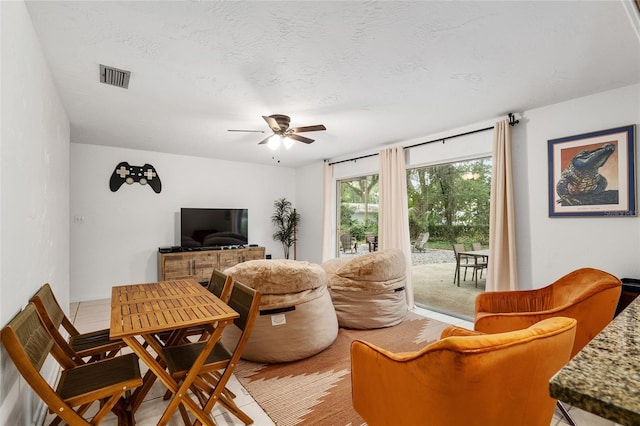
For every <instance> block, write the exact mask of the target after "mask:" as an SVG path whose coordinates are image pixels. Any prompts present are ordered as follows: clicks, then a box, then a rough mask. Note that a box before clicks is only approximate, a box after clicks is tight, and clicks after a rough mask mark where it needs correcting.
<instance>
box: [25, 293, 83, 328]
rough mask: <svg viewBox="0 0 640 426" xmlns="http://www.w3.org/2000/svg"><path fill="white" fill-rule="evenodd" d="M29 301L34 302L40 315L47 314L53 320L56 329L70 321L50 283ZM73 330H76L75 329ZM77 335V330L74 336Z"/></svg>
mask: <svg viewBox="0 0 640 426" xmlns="http://www.w3.org/2000/svg"><path fill="white" fill-rule="evenodd" d="M29 301H30V302H33V304H34V305H35V307H36V310H37V311H38V312H39V313H41V314H46V315H47V317H48V318H49V319H50V320H51V323H52V324H53V325H55V327H56V328H58V327H60V325H62V324H63V323H64V322H66V321H65V320H68V318H67V315H66V314H65V313H64V310H63V309H62V307H61V306H60V304H59V303H58V300H57V299H56V296H55V295H54V294H53V290H52V289H51V285H49V283H45V284H44V285H43V286H42V287H40V290H38V292H37V293H36V294H34V295H33V296H32V297H31V300H29ZM69 322H70V321H69ZM72 327H73V325H72ZM65 328H66V326H65ZM72 330H75V327H73V329H72ZM70 334H71V332H70ZM76 334H78V331H77V330H75V332H74V333H73V334H72V335H76Z"/></svg>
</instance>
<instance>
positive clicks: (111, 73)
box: [100, 64, 131, 89]
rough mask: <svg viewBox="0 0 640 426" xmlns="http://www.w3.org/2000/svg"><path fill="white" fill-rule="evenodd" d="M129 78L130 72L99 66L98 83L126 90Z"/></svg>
mask: <svg viewBox="0 0 640 426" xmlns="http://www.w3.org/2000/svg"><path fill="white" fill-rule="evenodd" d="M130 76H131V71H125V70H119V69H118V68H113V67H108V66H106V65H102V64H100V83H104V84H109V85H111V86H117V87H122V88H123V89H128V88H129V77H130Z"/></svg>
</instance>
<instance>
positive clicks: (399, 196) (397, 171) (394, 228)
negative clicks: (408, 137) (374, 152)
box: [378, 147, 414, 308]
mask: <svg viewBox="0 0 640 426" xmlns="http://www.w3.org/2000/svg"><path fill="white" fill-rule="evenodd" d="M378 185H379V200H378V202H379V208H378V247H379V249H380V250H384V249H389V248H396V249H400V250H402V251H403V252H404V255H405V259H406V268H407V285H406V287H405V290H406V294H407V304H408V305H409V307H410V308H413V305H414V300H413V286H412V284H411V241H410V238H409V207H408V202H407V172H406V168H405V154H404V149H403V148H402V147H394V148H387V149H383V150H382V151H380V179H379V183H378Z"/></svg>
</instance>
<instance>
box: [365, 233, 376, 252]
mask: <svg viewBox="0 0 640 426" xmlns="http://www.w3.org/2000/svg"><path fill="white" fill-rule="evenodd" d="M364 240H365V241H366V242H367V245H368V246H369V253H371V252H373V251H378V236H377V235H375V234H374V233H373V232H365V233H364Z"/></svg>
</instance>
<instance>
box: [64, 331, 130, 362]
mask: <svg viewBox="0 0 640 426" xmlns="http://www.w3.org/2000/svg"><path fill="white" fill-rule="evenodd" d="M69 345H71V347H72V348H73V350H74V351H76V352H77V353H78V354H79V355H82V356H87V355H91V354H94V353H103V352H110V351H113V350H118V349H120V348H122V347H124V346H126V345H125V344H124V342H123V341H122V340H121V339H118V340H111V339H110V338H109V329H108V328H105V329H103V330H96V331H92V332H90V333H84V334H78V335H77V336H71V337H70V338H69Z"/></svg>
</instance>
